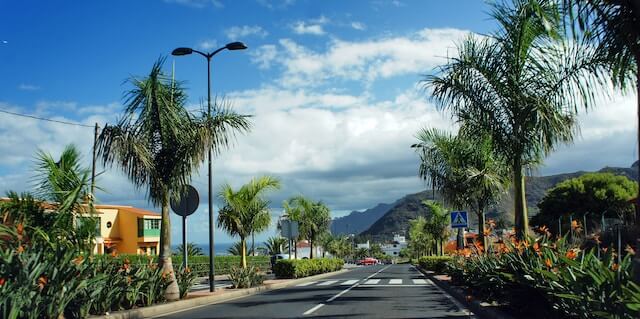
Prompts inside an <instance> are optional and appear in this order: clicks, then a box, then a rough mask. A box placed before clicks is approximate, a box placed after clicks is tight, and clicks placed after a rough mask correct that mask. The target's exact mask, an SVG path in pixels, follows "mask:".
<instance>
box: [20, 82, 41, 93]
mask: <svg viewBox="0 0 640 319" xmlns="http://www.w3.org/2000/svg"><path fill="white" fill-rule="evenodd" d="M18 90H22V91H37V90H40V87H39V86H37V85H33V84H24V83H22V84H20V85H18Z"/></svg>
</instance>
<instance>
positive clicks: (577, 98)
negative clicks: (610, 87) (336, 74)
mask: <svg viewBox="0 0 640 319" xmlns="http://www.w3.org/2000/svg"><path fill="white" fill-rule="evenodd" d="M492 17H493V18H494V19H496V21H497V22H498V25H499V26H500V29H499V30H498V31H497V32H494V33H493V34H491V35H489V36H487V37H485V38H482V39H479V38H476V37H473V36H470V37H469V38H467V39H466V40H465V41H463V42H462V43H461V44H460V45H458V54H457V56H456V57H452V58H449V59H448V63H447V64H446V65H444V66H442V67H440V69H439V72H438V74H436V75H431V76H427V77H426V78H425V80H424V82H423V83H424V84H425V86H426V87H427V88H430V89H432V97H433V99H434V100H435V101H436V102H437V103H438V106H439V107H440V108H441V109H446V110H448V111H450V112H451V113H452V115H453V116H454V117H455V118H456V120H457V121H458V122H460V123H461V124H462V130H463V131H466V132H476V133H483V132H486V134H488V135H489V137H490V138H491V140H492V143H493V147H494V149H495V151H496V153H497V154H499V155H500V156H502V157H503V158H504V159H505V160H506V161H508V163H509V168H510V171H511V172H510V173H511V174H512V182H513V186H514V195H515V200H514V206H515V207H514V212H515V225H516V231H517V235H518V236H519V237H524V236H526V234H527V231H528V216H527V205H526V194H525V188H524V174H523V173H524V168H531V167H534V166H536V165H538V164H539V163H541V161H542V159H543V158H544V157H545V156H546V155H547V154H548V153H550V152H551V151H552V150H553V149H554V148H555V147H556V146H557V145H558V144H559V143H569V142H571V141H572V140H573V137H574V134H575V132H576V130H577V125H576V111H577V109H578V106H579V105H583V106H585V107H590V106H591V105H592V104H593V100H594V97H595V93H594V92H598V90H597V89H598V88H600V87H605V86H606V85H607V84H608V83H607V80H606V79H605V78H604V77H599V76H598V74H600V73H601V72H602V71H603V70H604V69H603V68H602V66H603V61H602V60H601V59H599V58H598V57H597V56H596V55H595V52H594V50H593V49H590V48H589V47H584V46H578V45H577V44H576V45H575V46H574V45H571V46H569V45H567V44H566V43H563V42H562V41H561V39H562V36H561V34H562V28H561V22H560V21H561V19H560V15H559V14H558V7H557V6H556V4H555V3H553V2H551V1H543V0H516V1H514V5H513V7H511V6H509V5H507V4H505V3H499V4H496V5H495V6H494V10H493V12H492ZM600 92H602V91H600Z"/></svg>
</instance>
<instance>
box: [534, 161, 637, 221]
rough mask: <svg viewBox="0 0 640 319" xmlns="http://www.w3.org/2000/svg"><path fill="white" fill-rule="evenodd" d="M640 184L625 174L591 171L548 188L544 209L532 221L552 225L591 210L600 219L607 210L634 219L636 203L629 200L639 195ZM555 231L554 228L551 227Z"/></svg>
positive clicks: (611, 214)
mask: <svg viewBox="0 0 640 319" xmlns="http://www.w3.org/2000/svg"><path fill="white" fill-rule="evenodd" d="M637 192H638V184H637V183H635V182H634V181H632V180H630V179H628V178H627V177H625V176H618V175H614V174H611V173H589V174H584V175H582V176H580V177H576V178H571V179H568V180H565V181H563V182H561V183H558V185H556V186H555V187H553V188H551V189H550V190H548V191H547V193H546V195H545V196H544V197H543V198H542V200H541V201H540V203H539V204H538V207H539V208H540V212H539V213H538V215H536V216H534V217H533V218H532V220H531V222H532V224H533V225H536V226H542V225H546V226H552V225H555V224H556V223H557V221H558V218H560V217H562V218H564V220H568V219H567V218H568V217H569V215H573V217H574V218H580V220H582V219H581V218H582V216H584V214H587V213H591V214H593V215H591V218H594V219H595V218H598V217H599V216H600V215H601V214H603V213H605V214H606V215H607V216H609V217H618V218H620V219H622V220H625V221H627V222H632V221H633V217H634V212H635V211H634V209H633V205H632V204H631V203H630V202H629V201H630V200H631V199H632V198H634V197H635V196H636V194H637ZM584 227H585V228H586V227H588V225H584ZM549 228H550V229H551V230H552V231H555V228H554V227H549Z"/></svg>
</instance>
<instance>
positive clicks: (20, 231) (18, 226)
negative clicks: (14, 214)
mask: <svg viewBox="0 0 640 319" xmlns="http://www.w3.org/2000/svg"><path fill="white" fill-rule="evenodd" d="M16 232H18V236H21V235H22V233H23V232H24V225H22V223H20V224H18V225H16Z"/></svg>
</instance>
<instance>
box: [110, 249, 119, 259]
mask: <svg viewBox="0 0 640 319" xmlns="http://www.w3.org/2000/svg"><path fill="white" fill-rule="evenodd" d="M111 257H113V258H116V257H118V252H117V251H115V250H114V251H112V252H111Z"/></svg>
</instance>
